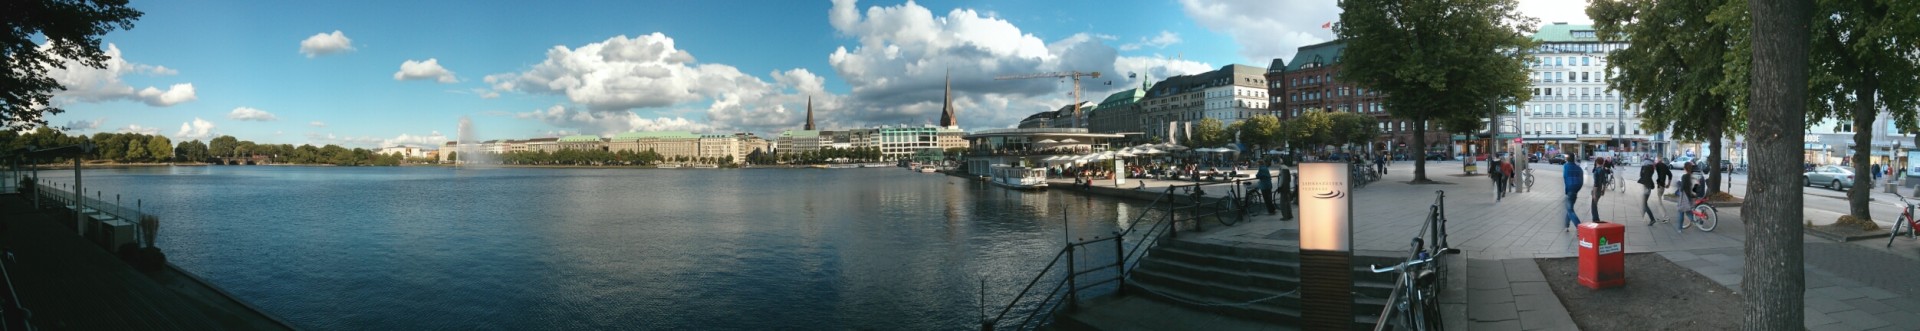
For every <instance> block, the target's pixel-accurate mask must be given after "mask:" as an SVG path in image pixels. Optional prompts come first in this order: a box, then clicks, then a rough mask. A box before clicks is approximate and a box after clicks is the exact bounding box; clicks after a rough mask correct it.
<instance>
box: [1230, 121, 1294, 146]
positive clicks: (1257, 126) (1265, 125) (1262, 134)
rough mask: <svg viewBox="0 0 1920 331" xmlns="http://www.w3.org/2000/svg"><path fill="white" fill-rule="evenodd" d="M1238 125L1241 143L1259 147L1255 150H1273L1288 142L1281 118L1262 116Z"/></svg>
mask: <svg viewBox="0 0 1920 331" xmlns="http://www.w3.org/2000/svg"><path fill="white" fill-rule="evenodd" d="M1236 123H1238V124H1240V131H1239V132H1240V142H1242V143H1246V144H1249V145H1252V146H1256V147H1258V148H1255V150H1259V151H1265V150H1268V149H1272V148H1273V147H1277V146H1280V144H1282V143H1284V142H1285V141H1286V139H1285V138H1284V137H1283V135H1284V133H1282V132H1280V118H1279V117H1274V116H1271V115H1260V116H1254V117H1252V118H1248V119H1246V120H1242V121H1240V122H1236Z"/></svg>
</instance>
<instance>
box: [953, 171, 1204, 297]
mask: <svg viewBox="0 0 1920 331" xmlns="http://www.w3.org/2000/svg"><path fill="white" fill-rule="evenodd" d="M1201 185H1204V184H1191V185H1177V186H1168V187H1167V190H1166V191H1165V192H1162V193H1161V194H1160V196H1159V197H1157V198H1154V200H1153V203H1151V204H1149V205H1148V209H1147V210H1148V212H1145V213H1141V214H1140V216H1136V217H1134V219H1133V220H1132V221H1130V222H1128V223H1127V224H1128V227H1127V229H1126V230H1123V231H1120V232H1115V233H1113V235H1112V236H1111V237H1104V238H1103V237H1094V238H1093V239H1092V240H1082V241H1079V242H1071V243H1067V245H1066V247H1063V248H1061V249H1060V251H1059V252H1058V253H1055V254H1054V256H1053V259H1052V260H1051V261H1049V262H1047V266H1046V267H1044V268H1041V270H1040V272H1039V274H1036V275H1034V276H1033V279H1031V280H1028V281H1027V283H1026V286H1024V287H1022V288H1021V289H1020V292H1019V293H1018V294H1015V295H1014V297H1013V300H1011V301H1009V302H1008V303H1007V304H1006V305H1005V306H1001V308H1000V309H999V310H998V311H997V312H996V313H994V314H993V315H992V316H991V317H989V316H988V315H987V312H986V310H985V307H984V306H983V307H981V314H980V329H981V330H983V331H984V330H997V329H1011V330H1030V329H1035V328H1039V327H1042V326H1046V325H1047V324H1049V323H1052V321H1053V316H1054V313H1055V312H1057V311H1059V310H1060V309H1061V308H1063V307H1064V308H1066V309H1069V310H1071V309H1074V308H1075V307H1077V306H1078V305H1079V301H1080V297H1081V294H1082V291H1086V290H1089V289H1093V288H1095V287H1098V286H1102V285H1106V284H1115V285H1116V288H1115V290H1114V293H1116V294H1122V295H1124V294H1125V290H1126V287H1127V286H1126V284H1127V283H1126V282H1127V274H1128V273H1129V272H1130V271H1132V270H1133V269H1134V268H1135V267H1138V266H1139V264H1140V261H1141V259H1142V258H1144V257H1145V256H1146V254H1147V253H1148V252H1149V250H1148V249H1149V248H1151V247H1153V246H1157V245H1159V244H1160V243H1161V242H1162V240H1165V239H1167V238H1172V237H1174V236H1176V235H1177V234H1178V233H1179V231H1180V227H1181V226H1180V225H1181V224H1183V223H1184V224H1188V225H1189V226H1191V227H1192V229H1193V231H1199V230H1202V225H1201V222H1202V221H1204V220H1206V219H1207V218H1209V217H1211V218H1213V219H1214V220H1216V221H1218V222H1220V223H1222V224H1226V225H1232V224H1233V223H1230V222H1227V221H1226V219H1225V217H1227V215H1222V213H1226V212H1229V211H1232V212H1238V210H1234V209H1233V208H1231V207H1230V206H1232V205H1233V203H1234V200H1235V199H1234V198H1235V197H1237V196H1238V195H1239V193H1238V192H1239V189H1238V186H1239V185H1230V186H1232V187H1233V188H1231V189H1229V192H1230V193H1228V194H1227V196H1226V197H1224V198H1220V199H1214V200H1211V201H1208V200H1206V199H1207V198H1206V197H1205V196H1204V193H1202V192H1204V191H1205V190H1204V189H1202V188H1201V187H1200V186H1201ZM1182 196H1185V197H1186V198H1185V199H1182ZM1181 200H1186V201H1185V203H1184V204H1183V203H1181V202H1182V201H1181ZM1207 208H1212V209H1207ZM1154 210H1160V211H1161V212H1160V213H1157V214H1156V213H1154V212H1153V211H1154ZM1183 214H1184V216H1183ZM1159 215H1164V217H1154V219H1156V220H1154V221H1153V223H1152V224H1148V225H1146V226H1140V225H1141V223H1142V221H1146V220H1148V219H1149V216H1159ZM1128 238H1133V239H1132V243H1131V244H1132V246H1128V244H1129V242H1128ZM1109 241H1110V242H1112V243H1113V251H1114V260H1113V261H1112V262H1110V263H1106V262H1103V263H1098V264H1094V265H1092V268H1087V269H1081V268H1080V266H1082V265H1083V263H1084V262H1082V261H1079V257H1078V254H1076V252H1078V251H1082V250H1086V249H1092V248H1089V246H1093V245H1095V244H1103V243H1106V242H1109ZM1061 261H1065V262H1066V265H1065V266H1064V267H1062V268H1055V267H1060V266H1061V265H1060V263H1061ZM1108 269H1112V270H1113V277H1102V278H1100V279H1096V280H1093V281H1092V282H1082V281H1081V280H1080V278H1082V277H1083V276H1088V275H1089V274H1091V273H1094V272H1099V271H1103V270H1108ZM1048 275H1055V276H1057V277H1060V280H1058V281H1054V282H1053V285H1052V286H1050V287H1048V289H1046V290H1044V291H1035V290H1034V289H1035V286H1038V285H1040V282H1041V280H1044V279H1047V277H1048ZM981 282H982V285H981V291H982V293H981V297H982V298H981V302H982V304H984V303H985V302H986V299H985V296H986V294H985V282H986V280H984V279H983V280H981ZM1042 293H1044V294H1042ZM1016 308H1026V309H1028V310H1026V311H1015V309H1016ZM1015 318H1017V319H1018V321H1014V319H1015Z"/></svg>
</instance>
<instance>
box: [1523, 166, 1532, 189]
mask: <svg viewBox="0 0 1920 331" xmlns="http://www.w3.org/2000/svg"><path fill="white" fill-rule="evenodd" d="M1520 184H1521V185H1523V186H1525V187H1526V189H1527V190H1526V191H1527V192H1533V168H1527V170H1525V171H1521V172H1520Z"/></svg>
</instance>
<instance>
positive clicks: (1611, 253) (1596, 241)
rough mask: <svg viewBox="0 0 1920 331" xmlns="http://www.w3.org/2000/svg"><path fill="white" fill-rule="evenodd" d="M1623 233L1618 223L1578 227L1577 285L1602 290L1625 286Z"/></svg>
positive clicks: (1624, 237)
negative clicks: (1578, 261) (1578, 277)
mask: <svg viewBox="0 0 1920 331" xmlns="http://www.w3.org/2000/svg"><path fill="white" fill-rule="evenodd" d="M1626 232H1627V228H1626V226H1622V225H1620V224H1618V223H1607V222H1591V223H1587V224H1581V225H1580V285H1586V286H1587V287H1588V288H1593V289H1603V288H1608V287H1615V286H1620V285H1626V284H1627V271H1626V268H1625V265H1626V237H1627V236H1626Z"/></svg>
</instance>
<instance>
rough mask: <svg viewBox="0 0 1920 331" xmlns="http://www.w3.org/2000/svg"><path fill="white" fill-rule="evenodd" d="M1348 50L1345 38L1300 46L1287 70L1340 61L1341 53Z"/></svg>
mask: <svg viewBox="0 0 1920 331" xmlns="http://www.w3.org/2000/svg"><path fill="white" fill-rule="evenodd" d="M1346 50H1347V42H1346V41H1345V40H1333V41H1328V42H1324V43H1318V44H1312V45H1306V46H1300V51H1299V52H1295V53H1293V61H1290V62H1291V63H1290V64H1287V71H1294V70H1300V69H1305V68H1311V67H1318V66H1327V65H1333V64H1335V63H1340V53H1341V52H1345V51H1346ZM1309 65H1311V66H1309Z"/></svg>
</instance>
